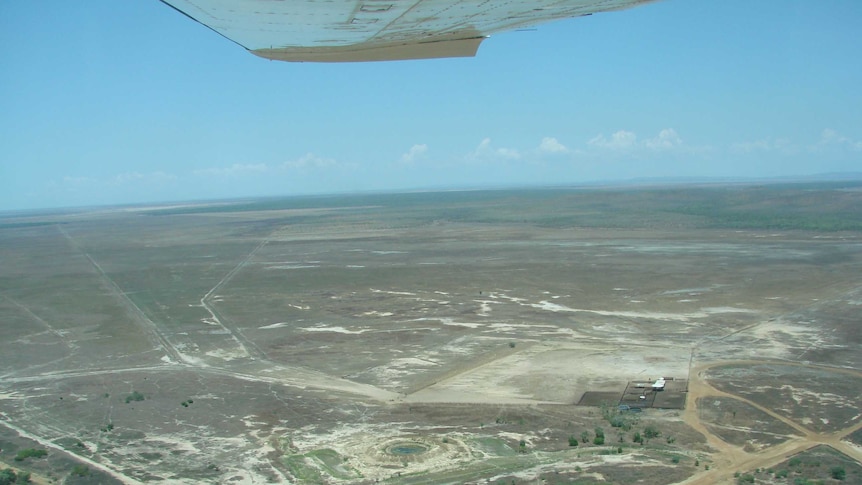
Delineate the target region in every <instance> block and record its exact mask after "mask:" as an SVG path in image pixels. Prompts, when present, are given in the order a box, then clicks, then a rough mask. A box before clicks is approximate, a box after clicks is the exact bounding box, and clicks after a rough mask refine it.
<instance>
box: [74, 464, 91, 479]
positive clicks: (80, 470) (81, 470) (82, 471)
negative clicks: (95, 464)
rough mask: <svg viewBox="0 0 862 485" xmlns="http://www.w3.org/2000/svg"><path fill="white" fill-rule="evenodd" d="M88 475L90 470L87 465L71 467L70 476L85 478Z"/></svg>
mask: <svg viewBox="0 0 862 485" xmlns="http://www.w3.org/2000/svg"><path fill="white" fill-rule="evenodd" d="M89 474H90V468H89V467H88V466H87V465H75V466H73V467H72V475H75V476H77V477H86V476H87V475H89Z"/></svg>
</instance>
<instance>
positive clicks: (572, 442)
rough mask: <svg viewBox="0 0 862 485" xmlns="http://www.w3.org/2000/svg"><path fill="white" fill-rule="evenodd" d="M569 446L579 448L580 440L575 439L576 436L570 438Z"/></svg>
mask: <svg viewBox="0 0 862 485" xmlns="http://www.w3.org/2000/svg"><path fill="white" fill-rule="evenodd" d="M569 446H578V439H577V438H575V435H571V436H569Z"/></svg>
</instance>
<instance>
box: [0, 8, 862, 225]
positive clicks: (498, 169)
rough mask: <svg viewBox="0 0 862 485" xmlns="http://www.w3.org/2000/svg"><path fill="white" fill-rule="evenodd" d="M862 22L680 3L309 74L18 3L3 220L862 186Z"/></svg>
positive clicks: (97, 11)
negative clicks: (336, 202) (437, 53)
mask: <svg viewBox="0 0 862 485" xmlns="http://www.w3.org/2000/svg"><path fill="white" fill-rule="evenodd" d="M860 24H862V2H859V1H856V0H844V1H833V0H819V1H812V0H805V1H800V0H759V1H757V2H751V1H750V0H745V1H743V0H664V1H659V2H657V3H654V4H650V5H647V6H642V7H638V8H635V9H631V10H627V11H624V12H615V13H606V14H597V15H594V16H591V17H586V18H580V19H571V20H565V21H559V22H554V23H550V24H543V25H540V26H539V27H538V28H537V29H536V30H535V31H528V32H510V33H504V34H498V35H495V36H492V37H491V38H490V39H487V40H486V41H485V42H484V43H483V45H482V47H480V49H479V54H478V56H477V57H475V58H471V59H442V60H423V61H402V62H388V63H359V64H310V63H305V64H294V63H283V62H271V61H266V60H263V59H260V58H257V57H255V56H253V55H251V54H249V53H247V52H245V51H244V50H243V49H242V48H240V47H238V46H237V45H235V44H233V43H232V42H230V41H228V40H226V39H224V38H222V37H220V36H219V35H217V34H215V33H214V32H212V31H210V30H208V29H206V28H204V27H202V26H200V25H198V24H196V23H194V22H192V21H191V20H189V19H188V18H186V17H184V16H182V15H180V14H178V13H177V12H175V11H173V10H172V9H170V8H169V7H167V6H165V5H164V4H162V3H161V2H159V1H157V0H128V1H122V2H119V1H116V0H89V1H85V2H69V1H67V0H44V1H40V2H32V1H26V0H5V1H3V2H2V3H0V210H16V209H27V208H44V207H64V206H80V205H101V204H123V203H143V202H159V201H180V200H199V199H218V198H232V197H249V196H264V195H266V196H270V195H297V194H311V193H330V192H351V191H366V190H412V189H423V188H450V187H451V188H458V187H484V186H501V185H507V186H510V185H538V184H578V183H584V182H591V181H597V180H602V181H624V180H629V179H633V178H642V177H774V176H799V175H808V174H817V173H827V172H849V171H856V172H859V171H862V94H860V88H859V87H860V86H862V62H859V56H860V49H862V29H860V28H859V25H860Z"/></svg>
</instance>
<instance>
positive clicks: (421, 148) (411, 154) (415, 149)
mask: <svg viewBox="0 0 862 485" xmlns="http://www.w3.org/2000/svg"><path fill="white" fill-rule="evenodd" d="M427 151H428V145H425V144H424V143H423V144H420V145H413V146H412V147H410V150H408V151H407V153H405V154H403V155H401V163H404V164H407V165H409V164H412V163H413V162H415V161H416V160H417V159H419V158H421V157H422V156H423V155H425V153H426V152H427Z"/></svg>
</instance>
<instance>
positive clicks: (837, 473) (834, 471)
mask: <svg viewBox="0 0 862 485" xmlns="http://www.w3.org/2000/svg"><path fill="white" fill-rule="evenodd" d="M829 474H830V475H832V478H834V479H836V480H844V478H845V477H847V472H846V471H845V470H844V467H843V466H833V467H832V468H831V469H830V470H829Z"/></svg>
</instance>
